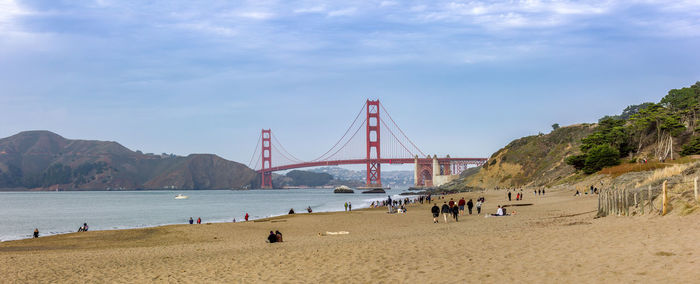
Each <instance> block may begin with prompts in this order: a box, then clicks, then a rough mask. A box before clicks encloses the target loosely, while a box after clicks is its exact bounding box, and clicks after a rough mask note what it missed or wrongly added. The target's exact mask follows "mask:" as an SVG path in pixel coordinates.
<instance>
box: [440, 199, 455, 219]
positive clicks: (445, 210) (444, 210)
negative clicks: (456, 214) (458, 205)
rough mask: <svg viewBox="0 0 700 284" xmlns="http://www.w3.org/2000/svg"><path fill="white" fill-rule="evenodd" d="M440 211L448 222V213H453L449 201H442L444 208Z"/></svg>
mask: <svg viewBox="0 0 700 284" xmlns="http://www.w3.org/2000/svg"><path fill="white" fill-rule="evenodd" d="M440 211H441V212H440V213H442V216H443V217H444V218H445V223H447V215H449V214H450V213H452V211H451V210H450V206H449V205H447V202H445V201H443V202H442V209H441V210H440Z"/></svg>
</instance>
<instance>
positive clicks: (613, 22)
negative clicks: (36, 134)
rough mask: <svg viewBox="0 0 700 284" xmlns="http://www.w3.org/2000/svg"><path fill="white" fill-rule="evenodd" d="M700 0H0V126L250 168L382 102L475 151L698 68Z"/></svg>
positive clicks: (420, 141)
mask: <svg viewBox="0 0 700 284" xmlns="http://www.w3.org/2000/svg"><path fill="white" fill-rule="evenodd" d="M698 50H700V1H683V0H681V1H656V0H640V1H595V0H593V1H566V0H562V1H534V0H533V1H439V0H433V1H351V0H346V1H264V0H256V1H177V0H167V1H157V0H156V1H130V0H118V1H117V0H115V1H111V0H98V1H62V0H46V1H20V0H0V121H1V122H2V123H0V137H7V136H10V135H13V134H16V133H18V132H20V131H25V130H50V131H53V132H56V133H58V134H60V135H62V136H64V137H66V138H71V139H90V140H108V141H117V142H119V143H121V144H122V145H124V146H126V147H128V148H130V149H132V150H141V151H143V152H153V153H163V152H165V153H174V154H178V155H187V154H190V153H214V154H217V155H219V156H222V157H224V158H226V159H230V160H234V161H238V162H242V163H244V164H247V163H248V162H249V160H250V157H251V154H252V152H253V150H255V148H256V142H257V141H258V137H259V135H260V130H261V129H262V128H270V129H272V131H273V133H274V135H275V137H277V138H278V139H279V140H280V141H282V143H284V147H285V148H286V149H287V150H288V151H289V152H292V153H294V155H295V156H296V157H299V158H300V159H313V158H315V157H317V156H319V155H320V154H322V153H323V152H325V150H327V149H328V148H330V147H331V146H332V145H333V144H334V143H335V142H336V141H337V139H338V138H340V137H341V136H342V135H343V133H344V132H345V130H346V128H347V127H348V125H349V124H350V123H351V122H352V120H353V119H354V117H355V115H356V114H357V111H358V110H359V109H360V107H361V106H362V105H363V104H364V102H365V100H367V99H379V100H381V102H382V104H383V105H384V106H385V107H386V108H387V110H388V111H389V112H390V114H391V116H392V117H393V119H394V120H395V121H396V122H397V124H398V125H399V126H400V127H401V128H402V130H403V131H404V132H405V133H406V135H407V136H408V137H410V138H411V139H412V140H413V142H414V143H415V144H416V145H417V146H418V147H419V148H420V149H421V150H423V151H424V152H426V154H438V155H440V156H443V155H445V154H450V155H451V156H452V157H488V156H490V155H491V154H492V153H493V152H495V151H497V150H498V149H499V148H501V147H503V146H505V145H506V144H508V143H509V142H510V141H511V140H513V139H516V138H519V137H522V136H527V135H533V134H537V133H539V132H543V133H548V132H549V131H551V125H552V124H554V123H559V124H560V125H562V126H563V125H570V124H575V123H581V122H596V121H597V119H598V118H600V117H602V116H604V115H610V114H618V113H620V112H621V111H622V109H624V108H625V107H626V106H628V105H631V104H638V103H642V102H647V101H652V102H658V101H659V100H660V99H661V98H662V97H663V96H664V95H665V94H666V93H667V92H668V90H670V89H673V88H681V87H684V86H689V85H691V84H693V83H695V82H696V81H698V80H700V68H699V67H698V66H700V52H698Z"/></svg>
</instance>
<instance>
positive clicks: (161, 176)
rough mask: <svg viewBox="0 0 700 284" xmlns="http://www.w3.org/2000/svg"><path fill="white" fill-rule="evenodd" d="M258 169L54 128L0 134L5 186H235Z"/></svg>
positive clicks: (1, 176)
mask: <svg viewBox="0 0 700 284" xmlns="http://www.w3.org/2000/svg"><path fill="white" fill-rule="evenodd" d="M255 177H256V173H255V172H254V171H253V170H251V169H249V168H247V167H246V166H244V165H242V164H239V163H236V162H232V161H228V160H225V159H223V158H221V157H218V156H216V155H210V154H197V155H190V156H187V157H179V156H173V155H165V156H164V155H144V154H142V153H140V152H134V151H131V150H129V149H127V148H126V147H124V146H122V145H120V144H119V143H116V142H105V141H90V140H70V139H66V138H63V137H61V136H60V135H57V134H55V133H52V132H49V131H26V132H21V133H19V134H16V135H13V136H11V137H7V138H3V139H0V188H3V189H16V190H24V189H34V190H52V189H56V188H60V189H67V190H81V189H82V190H88V189H90V190H106V189H162V188H178V189H231V188H240V187H243V186H246V185H249V184H250V183H251V182H252V181H253V180H254V179H255Z"/></svg>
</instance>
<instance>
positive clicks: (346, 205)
mask: <svg viewBox="0 0 700 284" xmlns="http://www.w3.org/2000/svg"><path fill="white" fill-rule="evenodd" d="M345 211H348V203H347V202H345Z"/></svg>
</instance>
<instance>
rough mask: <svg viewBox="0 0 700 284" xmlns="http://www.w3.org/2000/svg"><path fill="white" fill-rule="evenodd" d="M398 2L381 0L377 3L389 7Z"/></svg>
mask: <svg viewBox="0 0 700 284" xmlns="http://www.w3.org/2000/svg"><path fill="white" fill-rule="evenodd" d="M398 4H399V3H397V2H396V1H382V2H381V3H379V7H391V6H396V5H398Z"/></svg>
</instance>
